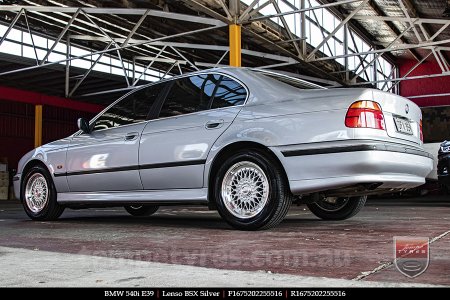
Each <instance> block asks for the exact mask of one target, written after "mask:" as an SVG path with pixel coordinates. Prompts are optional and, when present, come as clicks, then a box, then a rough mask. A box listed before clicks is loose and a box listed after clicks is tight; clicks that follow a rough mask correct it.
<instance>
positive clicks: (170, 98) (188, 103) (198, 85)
mask: <svg viewBox="0 0 450 300" xmlns="http://www.w3.org/2000/svg"><path fill="white" fill-rule="evenodd" d="M219 79H220V75H214V74H203V75H195V76H190V77H185V78H180V79H177V80H175V81H174V82H173V86H172V88H171V89H170V92H169V94H168V95H167V97H166V100H165V101H164V104H163V106H162V108H161V112H160V114H159V117H160V118H165V117H172V116H179V115H184V114H189V113H194V112H198V111H202V110H206V109H209V103H210V100H211V96H212V95H213V93H214V89H215V86H216V84H217V82H218V80H219Z"/></svg>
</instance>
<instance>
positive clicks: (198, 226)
mask: <svg viewBox="0 0 450 300" xmlns="http://www.w3.org/2000/svg"><path fill="white" fill-rule="evenodd" d="M0 228H1V230H0V257H2V258H1V259H0V269H1V270H2V275H1V276H0V286H40V285H45V286H115V285H121V286H124V285H125V286H150V285H153V286H258V285H259V286H266V285H270V286H411V285H412V286H418V285H420V284H428V285H429V284H431V285H450V197H438V196H428V197H426V198H425V197H424V198H420V199H408V200H395V201H394V200H390V201H389V200H379V199H378V200H371V201H369V202H368V205H367V206H366V207H365V208H364V209H363V211H362V212H360V213H359V214H358V215H357V216H356V217H354V218H352V219H350V220H346V221H339V222H325V221H321V220H319V219H317V218H316V217H314V216H313V215H312V214H311V213H309V211H308V210H307V209H306V208H305V207H303V206H295V207H293V208H292V209H291V211H290V213H289V215H288V217H287V219H286V220H285V221H284V222H283V223H282V224H280V225H279V226H278V227H277V228H275V229H272V230H269V231H258V232H242V231H236V230H232V229H231V228H230V227H229V226H228V225H227V224H226V223H225V222H223V221H222V220H221V219H220V218H219V216H218V214H217V213H216V212H213V211H208V210H207V209H206V208H203V207H191V208H186V207H165V208H162V209H161V210H160V211H159V212H158V213H157V214H155V215H154V216H153V217H148V218H135V217H131V216H129V215H128V214H127V213H126V212H125V211H124V210H123V209H121V208H114V209H90V210H80V211H74V210H66V211H65V212H64V214H63V215H62V218H61V219H60V220H59V221H56V222H33V221H30V220H29V219H28V218H27V217H26V215H25V213H24V212H23V210H22V208H21V206H20V204H18V203H17V202H12V201H1V202H0ZM393 236H425V237H429V238H430V240H431V241H432V243H431V246H430V249H431V250H430V253H431V254H430V257H431V259H430V265H429V267H428V269H427V271H426V272H425V273H423V274H422V275H420V276H418V277H416V278H414V279H409V278H407V277H405V276H404V275H402V274H401V273H399V272H398V271H397V270H396V268H395V266H393ZM17 248H20V250H19V249H17ZM167 264H170V265H167ZM205 268H207V269H205ZM3 270H7V271H3ZM155 274H156V275H155ZM268 282H270V284H268Z"/></svg>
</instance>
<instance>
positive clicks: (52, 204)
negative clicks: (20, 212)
mask: <svg viewBox="0 0 450 300" xmlns="http://www.w3.org/2000/svg"><path fill="white" fill-rule="evenodd" d="M40 175H41V176H43V178H44V179H45V182H46V184H47V190H48V194H47V200H46V202H45V205H44V207H43V208H42V209H40V210H38V211H37V210H36V207H32V206H31V205H32V204H31V203H29V201H27V199H26V198H25V196H26V195H25V194H26V187H27V183H28V182H29V181H31V180H33V179H32V178H33V177H36V176H38V177H39V176H40ZM41 178H42V177H41ZM30 179H31V180H30ZM56 198H57V193H56V189H55V185H54V184H53V180H52V177H51V176H50V173H49V172H48V171H47V169H46V168H45V167H43V166H40V165H37V166H34V167H32V168H31V169H30V170H29V171H28V172H27V173H26V174H25V177H24V178H23V180H22V184H21V189H20V199H21V201H22V205H23V207H24V209H25V212H26V213H27V215H28V216H29V217H30V218H31V219H32V220H38V221H51V220H56V219H58V218H59V217H60V216H61V214H62V213H63V211H64V207H63V206H61V205H59V204H58V202H57V200H56Z"/></svg>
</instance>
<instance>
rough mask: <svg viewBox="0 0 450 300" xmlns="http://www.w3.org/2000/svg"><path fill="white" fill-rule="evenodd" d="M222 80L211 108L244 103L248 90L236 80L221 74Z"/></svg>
mask: <svg viewBox="0 0 450 300" xmlns="http://www.w3.org/2000/svg"><path fill="white" fill-rule="evenodd" d="M221 77H222V78H221V80H220V81H219V84H218V86H217V90H216V92H215V94H214V99H213V103H212V106H211V108H221V107H228V106H235V105H241V104H244V102H245V99H246V98H247V91H246V90H245V88H244V87H243V86H242V85H241V84H240V83H239V82H237V81H236V80H233V79H231V78H229V77H226V76H221Z"/></svg>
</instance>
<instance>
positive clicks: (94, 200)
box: [58, 188, 208, 204]
mask: <svg viewBox="0 0 450 300" xmlns="http://www.w3.org/2000/svg"><path fill="white" fill-rule="evenodd" d="M58 203H60V204H115V203H117V204H121V203H126V204H144V203H151V204H178V203H179V204H207V203H208V189H207V188H201V189H174V190H143V191H126V192H123V191H120V192H117V191H106V192H76V193H58Z"/></svg>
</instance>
